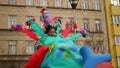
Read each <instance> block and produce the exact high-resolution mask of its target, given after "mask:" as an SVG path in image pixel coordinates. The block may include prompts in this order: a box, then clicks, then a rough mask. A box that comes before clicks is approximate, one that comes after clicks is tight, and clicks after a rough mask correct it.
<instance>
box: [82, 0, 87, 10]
mask: <svg viewBox="0 0 120 68" xmlns="http://www.w3.org/2000/svg"><path fill="white" fill-rule="evenodd" d="M82 9H88V1H87V0H82Z"/></svg>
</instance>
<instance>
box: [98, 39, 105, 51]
mask: <svg viewBox="0 0 120 68" xmlns="http://www.w3.org/2000/svg"><path fill="white" fill-rule="evenodd" d="M97 46H98V51H99V52H103V50H104V47H103V41H98V42H97Z"/></svg>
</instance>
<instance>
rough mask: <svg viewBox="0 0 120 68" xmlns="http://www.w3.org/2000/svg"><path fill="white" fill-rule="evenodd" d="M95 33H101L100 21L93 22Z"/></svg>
mask: <svg viewBox="0 0 120 68" xmlns="http://www.w3.org/2000/svg"><path fill="white" fill-rule="evenodd" d="M95 26H96V31H101V23H100V20H95Z"/></svg>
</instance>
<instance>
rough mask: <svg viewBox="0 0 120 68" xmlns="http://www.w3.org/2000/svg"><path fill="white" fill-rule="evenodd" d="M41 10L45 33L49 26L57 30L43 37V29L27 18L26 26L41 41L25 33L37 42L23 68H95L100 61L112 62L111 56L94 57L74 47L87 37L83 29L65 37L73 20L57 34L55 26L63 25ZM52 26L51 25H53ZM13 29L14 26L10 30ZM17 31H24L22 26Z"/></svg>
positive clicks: (73, 26) (84, 47) (96, 55)
mask: <svg viewBox="0 0 120 68" xmlns="http://www.w3.org/2000/svg"><path fill="white" fill-rule="evenodd" d="M44 11H45V9H42V11H41V12H42V13H43V14H42V15H43V17H42V18H43V19H42V20H43V23H44V26H45V28H44V30H45V31H46V30H47V29H46V28H48V27H54V29H55V30H56V34H55V36H49V35H45V32H44V30H43V29H42V28H41V27H39V26H38V24H37V23H36V22H35V19H30V20H28V21H27V23H29V24H30V27H32V29H33V30H34V31H35V33H36V34H37V35H38V36H41V39H38V37H37V35H36V34H35V33H33V32H32V35H34V37H31V36H32V35H29V33H31V32H27V31H26V32H25V31H23V32H24V33H26V34H27V35H28V36H30V37H31V38H33V39H34V40H36V41H37V42H36V44H35V53H34V54H33V55H32V57H31V58H30V60H29V61H28V63H27V64H26V66H25V68H73V67H74V68H95V67H96V66H97V65H98V64H100V63H102V62H109V61H110V60H111V55H110V54H94V53H93V52H92V51H91V49H90V47H88V46H80V45H77V44H75V43H74V42H73V41H75V40H76V39H78V38H79V37H81V36H83V37H86V35H87V34H88V33H87V32H86V31H85V30H80V32H79V33H78V34H76V35H74V36H72V37H68V38H66V37H67V36H68V34H69V33H70V32H71V31H72V28H74V29H75V28H77V26H76V24H75V23H74V21H70V23H67V25H66V29H65V30H64V31H63V32H62V33H61V35H60V34H59V29H58V26H59V25H60V24H61V23H62V21H61V20H60V19H59V18H51V16H49V15H50V14H49V13H47V12H44ZM53 23H54V24H53ZM12 28H13V29H14V28H16V27H15V26H13V27H12ZM18 30H23V28H22V27H20V29H18Z"/></svg>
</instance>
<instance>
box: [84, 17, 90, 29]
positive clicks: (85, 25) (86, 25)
mask: <svg viewBox="0 0 120 68" xmlns="http://www.w3.org/2000/svg"><path fill="white" fill-rule="evenodd" d="M84 29H86V30H89V19H84Z"/></svg>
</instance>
